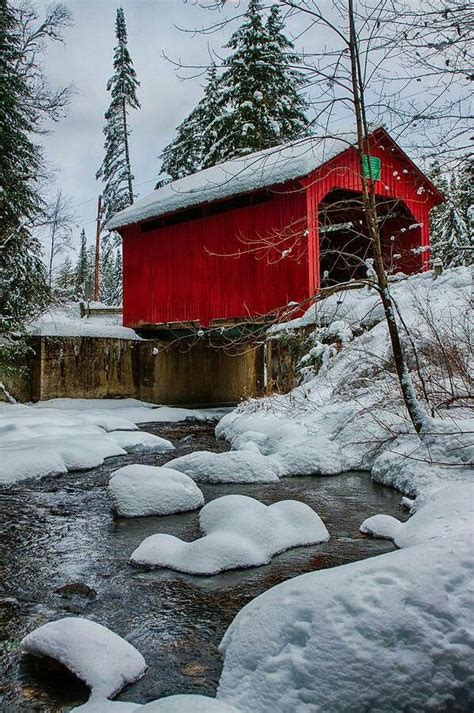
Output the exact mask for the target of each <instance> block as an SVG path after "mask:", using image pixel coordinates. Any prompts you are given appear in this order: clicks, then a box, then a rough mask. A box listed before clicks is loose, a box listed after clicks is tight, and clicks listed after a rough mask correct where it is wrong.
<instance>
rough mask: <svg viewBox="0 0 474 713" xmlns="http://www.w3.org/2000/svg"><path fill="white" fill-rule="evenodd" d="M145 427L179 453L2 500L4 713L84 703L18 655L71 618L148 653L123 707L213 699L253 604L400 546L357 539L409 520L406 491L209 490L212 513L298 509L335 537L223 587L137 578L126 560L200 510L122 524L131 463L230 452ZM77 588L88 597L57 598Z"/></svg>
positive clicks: (36, 484) (325, 487)
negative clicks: (225, 502)
mask: <svg viewBox="0 0 474 713" xmlns="http://www.w3.org/2000/svg"><path fill="white" fill-rule="evenodd" d="M143 429H144V430H147V431H150V432H151V433H156V434H157V435H160V436H163V437H165V438H169V439H170V440H171V441H172V442H173V443H174V444H175V446H176V451H174V452H173V454H172V455H169V454H166V455H157V454H138V455H137V454H133V455H129V456H126V457H121V458H111V459H108V460H107V461H106V463H105V464H104V465H103V466H100V467H98V468H95V469H93V470H89V471H82V472H72V473H68V474H67V475H65V476H62V477H54V478H53V477H51V478H45V479H43V480H41V481H30V482H28V484H26V483H25V482H23V483H19V484H18V485H17V486H14V487H10V488H8V489H7V488H5V489H3V491H1V490H0V518H1V522H2V533H3V534H2V552H1V555H2V556H1V561H0V578H1V582H2V589H3V591H2V592H1V595H0V596H1V598H0V654H1V660H0V662H1V664H2V674H1V676H2V677H1V679H0V710H1V711H5V712H8V713H20V711H21V713H27V712H28V711H41V712H42V713H57V712H59V711H68V710H69V709H70V707H72V706H73V705H79V704H80V703H82V702H85V700H86V699H87V697H88V690H87V689H86V688H85V686H83V685H82V684H81V683H80V682H79V681H77V679H73V678H72V677H69V676H67V675H66V674H65V671H64V670H61V669H59V670H57V671H55V670H54V669H52V668H51V667H50V666H45V665H44V664H39V663H38V660H35V659H33V658H29V659H28V658H24V657H21V656H20V652H19V642H20V640H21V638H22V637H23V636H24V635H25V634H26V633H28V632H29V631H31V630H32V629H34V628H35V627H37V626H39V625H41V624H43V623H45V622H46V621H50V620H52V619H57V618H61V617H63V616H67V615H68V614H76V615H79V616H85V617H90V618H92V619H94V620H95V621H98V622H100V623H101V624H104V625H105V626H108V627H110V628H111V629H112V630H113V631H115V632H117V633H118V634H120V635H121V636H123V637H125V638H126V639H127V640H128V641H130V642H131V643H132V644H133V645H134V646H136V648H137V649H138V650H139V651H140V652H141V653H142V654H143V655H144V656H145V659H146V661H147V663H148V665H149V669H148V671H147V673H146V674H145V676H144V677H143V678H142V679H141V680H140V681H138V682H137V683H136V684H134V685H133V686H131V687H130V688H129V689H127V690H125V691H123V692H122V694H121V695H119V696H118V699H117V700H124V701H125V700H131V701H136V702H137V703H145V702H147V701H149V700H153V699H155V698H159V697H162V696H168V695H172V694H175V693H200V694H207V695H211V696H212V695H214V694H215V691H216V688H217V683H218V680H219V676H220V672H221V668H222V660H221V657H220V655H219V652H218V645H219V642H220V640H221V638H222V636H223V634H224V632H225V630H226V628H227V626H228V625H229V624H230V622H231V621H232V619H233V618H234V616H235V615H236V614H237V612H238V611H239V610H240V609H241V608H242V607H243V606H244V605H245V604H246V603H247V602H248V601H250V600H251V599H253V598H254V597H256V596H258V595H259V594H260V593H262V592H263V591H265V590H266V589H269V588H270V587H272V586H274V585H275V584H278V583H279V582H281V581H283V580H285V579H288V578H290V577H294V576H296V575H298V574H302V573H304V572H310V571H313V570H315V569H324V568H326V567H334V566H336V565H339V564H343V563H346V562H351V561H354V560H359V559H363V558H365V557H371V556H373V555H378V554H381V553H383V552H387V551H390V550H391V549H393V545H392V544H391V543H390V542H388V541H384V540H374V539H370V538H366V537H364V536H362V535H361V534H360V533H359V530H358V528H359V525H360V523H361V522H362V520H364V519H365V518H366V517H368V516H369V515H374V514H376V513H378V512H384V513H387V514H390V515H395V516H397V517H399V518H402V519H403V518H404V516H403V513H401V512H400V510H399V502H400V493H398V492H397V491H395V490H391V489H389V488H385V487H383V486H380V485H376V484H374V483H373V482H372V481H371V479H370V476H369V475H368V474H367V473H355V472H354V473H347V474H344V475H340V476H336V477H293V478H284V479H283V480H281V481H280V482H279V483H277V484H275V485H273V484H271V485H263V484H260V485H237V486H236V485H232V484H229V485H205V484H201V485H200V487H201V489H202V491H203V493H204V496H205V499H206V502H208V501H209V500H212V499H214V498H216V497H219V496H222V495H226V494H228V493H242V494H245V495H250V496H252V497H255V498H258V499H259V500H261V501H262V502H264V503H266V504H270V503H273V502H276V501H278V500H284V499H290V498H291V499H296V500H301V501H303V502H305V503H307V504H308V505H310V506H311V507H313V508H314V510H315V511H316V512H317V513H318V514H319V515H320V516H321V518H322V519H323V521H324V522H325V524H326V526H327V528H328V530H329V532H330V534H331V539H330V541H329V542H327V543H324V544H321V545H317V546H311V547H300V548H297V549H293V550H290V551H288V552H285V553H283V554H281V555H278V556H277V557H275V558H274V559H273V560H272V561H271V563H270V564H269V565H267V566H264V567H258V568H253V569H248V570H239V571H233V572H225V573H222V574H220V575H217V576H214V577H193V576H189V575H184V574H179V573H176V572H172V571H169V570H156V571H151V572H149V571H143V570H140V569H136V568H133V567H131V566H130V565H129V563H128V559H129V556H130V554H131V552H132V551H133V550H134V549H135V548H136V547H137V546H138V544H139V543H140V542H141V541H142V540H143V539H144V538H145V537H147V536H148V535H151V534H153V533H155V532H167V533H172V534H174V535H176V536H178V537H181V538H183V539H185V540H191V539H195V538H196V537H198V536H199V527H198V513H197V512H192V513H184V514H179V515H172V516H167V517H146V518H136V519H117V520H114V519H113V517H112V514H111V510H110V503H109V500H108V497H107V493H106V485H107V482H108V479H109V477H110V474H111V472H112V471H114V470H115V469H117V468H118V467H121V466H123V465H126V464H127V463H137V462H140V463H148V464H153V465H163V464H164V463H165V462H166V461H168V460H170V459H171V458H172V457H177V456H179V455H184V454H185V453H189V452H191V451H194V450H203V449H206V450H213V451H223V450H227V449H228V446H227V444H225V443H224V442H221V441H216V439H215V438H214V435H213V424H202V423H201V424H197V423H185V424H147V425H146V426H144V427H143ZM72 583H75V584H77V583H80V584H81V585H86V586H82V587H72V588H68V587H67V586H66V589H61V588H63V587H64V586H65V585H69V584H72ZM88 587H89V588H90V590H94V591H89V590H88V589H87V588H88ZM58 590H59V591H58Z"/></svg>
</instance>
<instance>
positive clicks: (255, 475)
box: [168, 450, 280, 483]
mask: <svg viewBox="0 0 474 713" xmlns="http://www.w3.org/2000/svg"><path fill="white" fill-rule="evenodd" d="M168 465H169V467H170V468H173V469H174V470H180V471H181V472H182V473H186V475H189V476H190V477H191V478H193V480H197V481H198V482H201V483H272V482H274V481H276V480H278V476H279V474H280V469H279V466H278V464H277V463H276V462H275V460H274V459H272V458H266V457H265V456H262V455H261V454H260V453H258V452H255V451H249V450H242V451H230V452H228V453H211V452H209V451H196V452H195V453H189V454H188V455H185V456H181V458H175V459H174V460H172V461H170V462H169V463H168Z"/></svg>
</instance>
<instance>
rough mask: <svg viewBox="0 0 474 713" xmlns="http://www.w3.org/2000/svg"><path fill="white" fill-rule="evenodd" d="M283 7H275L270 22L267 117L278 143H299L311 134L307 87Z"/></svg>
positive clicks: (268, 27)
mask: <svg viewBox="0 0 474 713" xmlns="http://www.w3.org/2000/svg"><path fill="white" fill-rule="evenodd" d="M284 27H285V24H284V22H283V18H282V16H281V12H280V7H279V6H278V5H272V7H271V8H270V14H269V16H268V20H267V26H266V29H267V33H268V36H269V44H268V50H267V61H268V62H269V64H270V65H271V67H272V69H273V71H272V73H271V77H270V84H269V85H268V89H267V91H268V98H267V106H268V110H267V111H268V115H269V120H270V121H271V122H272V125H273V131H274V132H275V133H276V137H275V138H276V139H278V141H279V143H284V142H285V141H291V140H293V139H297V138H298V137H300V136H304V135H305V134H307V132H308V119H307V117H306V112H307V110H308V102H307V101H306V99H305V98H304V96H303V94H302V90H303V85H304V83H305V79H304V76H303V74H302V72H301V70H300V69H298V65H299V64H300V62H301V60H300V58H299V57H298V55H297V54H296V53H295V48H294V45H293V43H292V42H290V40H289V39H288V38H287V37H286V35H285V33H284Z"/></svg>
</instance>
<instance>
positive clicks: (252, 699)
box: [217, 268, 474, 713]
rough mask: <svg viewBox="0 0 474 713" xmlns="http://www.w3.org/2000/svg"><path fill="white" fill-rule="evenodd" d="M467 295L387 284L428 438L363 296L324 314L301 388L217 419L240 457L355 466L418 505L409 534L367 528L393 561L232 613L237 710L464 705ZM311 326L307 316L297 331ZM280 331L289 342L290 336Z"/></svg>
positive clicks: (319, 576) (327, 575)
mask: <svg viewBox="0 0 474 713" xmlns="http://www.w3.org/2000/svg"><path fill="white" fill-rule="evenodd" d="M470 291H471V272H470V270H469V269H466V268H459V269H455V270H450V271H448V272H445V273H444V274H443V276H442V277H440V278H438V279H437V280H433V279H432V276H431V274H429V273H427V274H424V275H419V276H415V277H412V278H410V279H408V280H403V281H400V282H398V283H395V284H394V285H393V286H392V292H393V295H394V296H395V299H396V301H397V305H398V308H399V310H400V311H401V313H402V315H403V318H404V322H405V325H406V327H407V328H408V330H409V332H410V337H409V336H408V334H407V333H406V331H405V328H404V327H403V326H402V334H403V339H404V343H405V347H406V349H407V353H408V355H409V366H410V370H411V372H412V374H413V375H414V383H415V387H416V389H417V392H418V394H419V395H420V397H426V396H427V397H428V400H429V404H427V403H426V398H425V400H424V404H425V407H427V411H428V414H427V418H426V421H425V424H426V425H425V428H424V430H423V432H422V434H421V438H419V437H417V436H416V435H415V434H414V432H413V429H412V427H411V425H410V423H409V421H408V419H407V415H406V413H405V412H404V408H403V404H402V403H401V400H400V397H399V393H398V389H397V384H396V381H395V378H394V369H393V364H392V362H391V356H390V348H389V343H388V337H387V330H386V327H385V324H384V322H383V319H382V312H381V307H380V304H379V301H378V298H377V296H376V294H374V293H370V292H367V290H359V291H352V292H348V293H346V294H345V295H343V296H341V295H335V296H333V297H331V298H328V299H327V300H325V301H324V302H322V303H320V304H319V305H318V310H317V318H318V319H319V320H320V321H321V322H320V324H322V325H323V326H319V327H318V329H315V332H314V334H313V336H312V338H310V339H309V344H308V354H309V358H305V357H304V356H303V358H302V360H301V362H300V365H301V372H302V375H303V380H304V383H303V384H302V385H301V386H299V387H298V388H296V389H294V390H293V391H292V392H291V393H290V394H288V395H286V396H273V397H271V398H268V399H264V400H260V401H250V402H247V403H245V404H243V405H242V406H240V407H239V409H237V410H236V411H235V412H233V413H231V414H229V415H227V416H225V417H224V418H223V419H222V420H221V422H220V423H219V425H218V427H217V432H218V434H219V435H220V436H225V437H226V438H228V439H229V440H230V441H231V442H232V445H233V447H234V448H236V449H239V450H240V449H251V450H252V451H255V452H259V453H261V454H262V455H263V456H265V457H266V458H269V459H272V461H275V460H277V462H279V463H280V465H281V466H282V468H284V469H285V468H286V469H287V473H288V474H289V473H290V472H292V473H293V474H298V473H305V474H308V473H311V472H313V473H321V474H323V475H324V474H325V475H334V474H336V473H337V472H339V471H341V470H346V469H364V470H368V471H371V473H372V477H373V478H374V479H375V480H377V481H379V482H383V483H385V484H386V485H392V486H394V487H397V488H399V489H401V490H402V491H404V492H405V493H407V494H408V495H410V496H415V498H416V499H415V502H414V504H413V506H412V508H411V512H412V516H411V518H410V519H409V520H408V522H407V523H405V524H402V523H400V522H398V521H397V520H395V518H391V517H387V516H385V515H384V514H383V513H381V514H380V515H377V516H375V517H371V518H369V519H368V520H366V521H365V522H364V523H361V530H362V531H363V532H365V533H368V534H372V535H373V536H377V537H386V538H390V539H393V541H394V542H395V544H396V545H397V546H398V547H399V548H401V549H399V550H398V551H395V552H393V553H389V554H385V555H382V556H378V557H374V558H373V559H369V560H365V561H362V562H356V563H353V564H349V565H344V566H341V567H336V568H334V569H330V570H324V571H317V572H314V573H311V574H306V575H303V576H300V577H296V578H294V579H292V580H290V581H288V582H284V583H283V584H280V585H278V586H277V587H274V588H273V589H270V590H269V591H267V592H266V593H264V594H262V595H261V596H260V597H257V598H256V599H255V600H253V601H252V602H250V604H248V605H247V606H246V607H244V609H243V610H242V611H241V612H240V613H239V614H238V616H237V617H236V619H235V620H234V622H233V623H232V625H231V626H230V628H229V629H228V631H227V633H226V635H225V637H224V639H223V641H222V644H221V651H222V654H223V655H224V669H223V673H222V677H221V680H220V686H219V691H218V698H220V699H222V700H225V701H227V702H229V703H232V704H233V705H235V706H237V707H238V708H239V709H240V710H241V711H243V712H244V713H250V712H252V713H255V712H256V711H258V713H286V712H287V711H290V710H291V711H303V710H312V711H321V712H322V711H329V710H331V711H337V712H339V711H346V710H357V711H358V710H370V711H383V712H384V713H386V712H387V711H394V712H395V711H399V710H413V711H415V710H416V711H418V710H420V711H421V710H423V711H441V710H452V711H468V710H472V708H473V706H474V674H473V673H472V672H473V670H474V666H473V664H474V656H473V651H474V630H473V623H472V622H473V617H472V605H473V602H474V591H473V585H472V582H473V574H474V556H473V524H474V507H473V504H474V490H473V481H472V464H473V460H474V458H473V456H474V420H473V419H472V415H471V414H470V413H469V412H468V411H467V409H466V404H467V403H469V402H468V398H467V394H468V389H467V388H466V387H468V386H469V376H468V375H467V374H466V373H465V370H466V368H467V370H468V349H469V341H468V334H469V329H470V326H471V325H470V319H471V316H472V314H471V315H470V312H469V298H470ZM314 322H315V310H314V307H313V308H311V310H308V312H307V313H306V315H305V316H304V317H302V318H301V319H299V320H295V322H294V323H293V324H292V325H290V328H291V327H299V326H302V325H306V326H311V325H312V324H314ZM335 322H337V324H335ZM275 333H276V334H280V335H284V338H288V335H289V329H288V326H286V327H285V326H283V325H282V326H279V327H277V328H276V329H275ZM331 333H332V336H333V340H334V343H331ZM336 336H338V337H339V344H336V343H335V339H334V337H336ZM321 337H322V339H321ZM328 337H329V338H328ZM311 339H312V340H313V343H312V344H311ZM410 340H411V341H410ZM341 344H342V349H340V346H341ZM413 346H414V347H415V349H416V355H415V353H414V350H413ZM311 350H314V351H313V353H312V354H311V353H310V351H311ZM417 360H418V367H417ZM314 365H317V366H318V367H320V370H319V373H317V374H316V375H314V372H315V371H316V369H314ZM420 375H421V377H420ZM448 404H449V405H450V406H451V408H449V410H448V409H447V408H446V406H447V405H448Z"/></svg>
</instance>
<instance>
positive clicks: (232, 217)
mask: <svg viewBox="0 0 474 713" xmlns="http://www.w3.org/2000/svg"><path fill="white" fill-rule="evenodd" d="M353 144H354V138H353V137H351V136H345V137H344V136H343V137H340V138H338V139H334V138H330V139H329V138H325V139H316V138H312V139H306V140H301V141H298V142H295V143H293V144H289V145H285V146H281V147H277V148H274V149H270V150H266V151H261V152H258V153H255V154H251V155H250V156H246V157H244V158H239V159H234V160H231V161H227V162H225V163H222V164H220V165H218V166H214V167H213V168H210V169H206V170H204V171H200V172H199V173H196V174H194V175H191V176H187V177H186V178H183V179H180V180H178V181H174V182H172V183H169V184H167V185H165V186H163V187H162V188H159V189H157V190H155V191H154V192H153V193H152V194H151V195H150V196H148V197H146V198H143V199H141V200H139V201H137V202H136V203H135V204H134V205H133V206H130V207H129V208H127V209H126V210H123V211H121V212H120V213H118V214H117V215H116V216H114V217H113V218H112V220H111V221H110V222H109V224H108V226H107V227H108V228H109V229H115V230H118V232H119V233H120V234H121V236H122V238H123V270H124V324H125V325H126V326H129V327H135V328H142V329H153V328H159V327H161V326H163V325H165V324H167V323H168V324H169V323H174V324H176V323H180V324H183V325H185V324H187V323H190V322H193V323H194V324H200V325H203V326H208V325H212V324H222V323H223V322H226V321H228V322H232V321H234V320H239V321H242V319H246V318H255V317H258V316H264V315H269V314H273V313H276V312H278V311H279V310H281V309H282V308H285V307H286V306H287V305H288V304H291V303H295V302H296V303H302V302H304V301H305V300H306V301H307V300H308V299H309V298H311V296H312V295H314V294H315V292H316V291H317V290H318V288H319V287H320V286H321V285H329V284H334V282H339V281H343V280H348V279H352V278H356V277H358V276H361V275H364V274H365V272H366V269H367V268H366V266H365V265H364V260H365V259H366V258H367V257H370V244H369V241H368V238H367V230H366V225H365V220H364V213H363V208H362V205H361V200H360V189H361V181H360V175H359V167H358V160H357V153H356V150H355V149H354V147H353ZM369 161H370V165H371V175H372V177H373V178H374V180H375V191H376V195H377V201H378V209H379V215H380V225H381V235H382V240H383V246H384V256H385V260H386V264H387V268H388V269H389V270H391V271H393V272H398V271H403V272H414V271H417V270H420V269H423V267H424V266H425V265H426V263H427V260H428V253H427V249H428V248H429V211H430V210H431V208H433V207H434V206H435V205H437V204H439V203H440V202H442V200H443V197H442V195H441V194H440V193H439V192H438V191H437V189H436V188H435V187H434V186H433V184H432V183H431V182H430V181H429V180H428V178H427V177H426V176H425V175H424V174H423V173H422V172H421V171H420V170H419V169H418V168H417V167H416V166H415V164H414V163H413V162H412V161H411V160H410V159H409V158H408V157H407V156H406V154H405V153H404V152H403V151H402V150H401V148H400V147H399V146H398V145H397V144H396V143H395V142H394V141H393V139H391V138H390V136H389V135H388V134H387V132H386V131H385V130H384V129H381V128H380V129H376V130H375V131H374V132H373V133H372V134H371V136H370V141H369V153H368V156H367V157H366V164H367V166H368V163H369Z"/></svg>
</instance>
